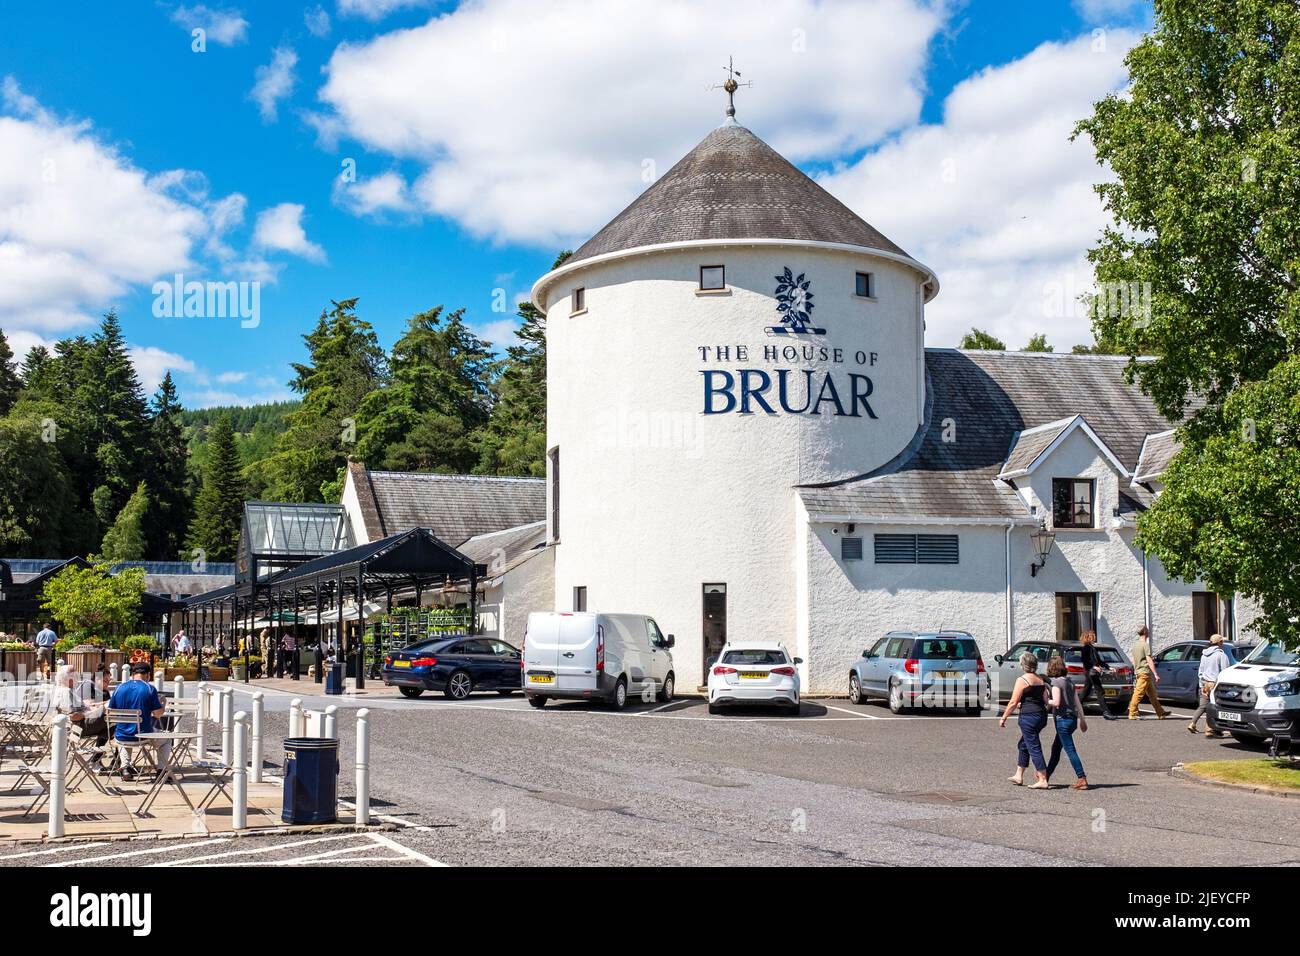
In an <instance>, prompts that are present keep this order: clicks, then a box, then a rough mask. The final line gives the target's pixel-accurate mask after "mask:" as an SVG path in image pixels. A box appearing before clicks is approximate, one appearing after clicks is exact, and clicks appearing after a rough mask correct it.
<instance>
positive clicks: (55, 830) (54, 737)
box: [49, 714, 68, 840]
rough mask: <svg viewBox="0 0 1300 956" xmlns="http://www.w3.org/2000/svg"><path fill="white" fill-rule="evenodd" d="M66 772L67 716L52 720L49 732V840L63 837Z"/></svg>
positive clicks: (61, 715)
mask: <svg viewBox="0 0 1300 956" xmlns="http://www.w3.org/2000/svg"><path fill="white" fill-rule="evenodd" d="M67 770H68V715H67V714H59V716H57V717H55V718H54V729H53V730H52V731H51V732H50V824H49V834H50V839H52V840H53V839H57V838H58V837H61V836H63V788H64V785H65V784H66V782H67Z"/></svg>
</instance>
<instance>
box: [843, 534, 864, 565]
mask: <svg viewBox="0 0 1300 956" xmlns="http://www.w3.org/2000/svg"><path fill="white" fill-rule="evenodd" d="M840 560H841V561H861V560H862V539H861V538H841V539H840Z"/></svg>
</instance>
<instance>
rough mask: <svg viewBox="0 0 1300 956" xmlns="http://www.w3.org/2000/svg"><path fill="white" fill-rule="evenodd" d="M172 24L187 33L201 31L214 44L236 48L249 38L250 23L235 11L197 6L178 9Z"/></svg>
mask: <svg viewBox="0 0 1300 956" xmlns="http://www.w3.org/2000/svg"><path fill="white" fill-rule="evenodd" d="M171 18H172V22H173V23H175V24H176V25H177V26H181V27H184V28H185V29H186V30H187V31H189V30H194V29H201V30H203V32H204V33H205V34H206V35H207V38H208V40H209V41H211V42H212V43H217V44H220V45H221V46H234V45H235V44H236V43H243V42H244V40H246V39H247V38H248V21H247V20H245V19H244V15H243V14H242V13H241V12H240V11H238V10H234V9H220V8H216V7H206V6H204V5H203V4H196V5H195V6H192V7H183V6H182V7H177V8H176V9H174V10H173V11H172V13H171Z"/></svg>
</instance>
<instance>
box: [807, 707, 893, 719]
mask: <svg viewBox="0 0 1300 956" xmlns="http://www.w3.org/2000/svg"><path fill="white" fill-rule="evenodd" d="M820 706H822V707H825V708H826V709H827V710H838V711H839V712H840V713H841V714H852V715H853V716H854V717H859V718H861V719H863V720H880V717H879V716H878V715H876V714H860V713H858V712H857V711H853V710H848V709H846V708H844V707H836V706H835V705H834V704H821V705H820Z"/></svg>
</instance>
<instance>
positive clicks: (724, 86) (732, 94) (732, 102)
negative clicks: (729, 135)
mask: <svg viewBox="0 0 1300 956" xmlns="http://www.w3.org/2000/svg"><path fill="white" fill-rule="evenodd" d="M726 71H727V79H726V82H724V83H721V84H717V83H715V84H714V85H713V86H710V87H709V89H711V90H726V91H727V122H728V123H734V122H736V90H738V89H740V88H741V87H742V86H753V85H754V84H753V82H752V81H746V82H744V83H737V82H736V77H738V76H740V71H739V70H737V69H736V68H735V63H734V61H733V59H732V58H731V57H727V66H726Z"/></svg>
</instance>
